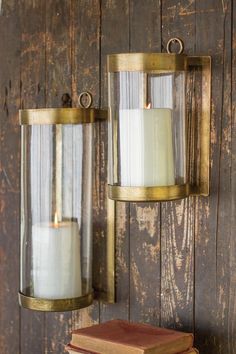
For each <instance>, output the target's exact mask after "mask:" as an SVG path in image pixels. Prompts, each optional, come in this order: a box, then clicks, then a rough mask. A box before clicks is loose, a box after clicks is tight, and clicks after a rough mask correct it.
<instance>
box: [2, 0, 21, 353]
mask: <svg viewBox="0 0 236 354" xmlns="http://www.w3.org/2000/svg"><path fill="white" fill-rule="evenodd" d="M2 5H3V8H2V14H1V16H0V33H1V36H0V48H1V50H0V62H1V65H0V278H1V291H0V307H1V310H0V313H1V314H0V317H1V321H0V351H1V353H5V354H8V353H18V352H19V351H20V338H19V332H20V318H19V306H18V297H17V293H18V290H19V281H18V279H19V220H20V218H19V188H20V185H19V169H20V164H19V162H20V134H19V133H20V127H19V124H18V109H19V106H20V22H19V15H18V12H19V4H18V1H15V0H12V1H7V2H4V3H3V4H2Z"/></svg>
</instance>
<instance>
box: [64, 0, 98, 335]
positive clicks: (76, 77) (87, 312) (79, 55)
mask: <svg viewBox="0 0 236 354" xmlns="http://www.w3.org/2000/svg"><path fill="white" fill-rule="evenodd" d="M71 16H72V99H73V106H75V107H76V106H78V95H79V93H80V92H82V91H89V92H91V94H92V95H93V106H94V107H98V106H99V93H100V84H99V78H100V68H99V58H100V55H99V43H100V38H99V36H100V5H99V2H98V1H96V0H89V1H84V0H80V1H76V2H72V15H71ZM99 130H100V127H99V123H96V124H95V126H94V139H95V142H96V143H95V147H94V153H95V161H96V164H95V169H94V173H93V177H94V178H93V218H94V234H93V237H94V241H95V242H94V246H95V247H94V250H93V251H94V265H93V273H94V274H93V278H94V280H95V281H94V283H95V286H98V285H97V283H98V282H99V280H98V279H99V266H100V262H99V259H100V257H99V256H100V249H98V247H97V244H99V237H98V232H97V229H98V225H99V220H100V219H104V217H103V218H102V217H101V215H100V214H99V211H100V208H99V205H100V196H99V181H100V164H99V160H100V156H99V152H100V143H99ZM72 319H73V322H72V325H73V329H76V328H77V327H79V328H81V327H86V326H90V325H92V324H94V323H97V322H98V321H99V304H98V302H95V303H94V304H93V305H92V306H90V307H89V308H88V309H83V310H82V311H74V312H73V315H72Z"/></svg>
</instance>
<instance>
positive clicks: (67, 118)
mask: <svg viewBox="0 0 236 354" xmlns="http://www.w3.org/2000/svg"><path fill="white" fill-rule="evenodd" d="M19 116H20V124H21V125H24V124H26V125H33V124H84V123H94V122H96V121H100V120H106V119H107V110H104V109H96V108H42V109H23V110H20V111H19Z"/></svg>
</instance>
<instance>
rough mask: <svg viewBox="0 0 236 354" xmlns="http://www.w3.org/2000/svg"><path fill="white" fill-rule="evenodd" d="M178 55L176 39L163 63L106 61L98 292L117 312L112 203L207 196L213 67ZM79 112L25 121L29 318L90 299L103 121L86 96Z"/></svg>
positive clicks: (134, 58)
mask: <svg viewBox="0 0 236 354" xmlns="http://www.w3.org/2000/svg"><path fill="white" fill-rule="evenodd" d="M174 42H175V43H178V44H179V46H180V48H179V53H177V54H176V53H172V52H171V46H172V44H173V43H174ZM182 51H183V43H182V41H181V40H180V39H178V38H173V39H171V40H170V41H169V42H168V44H167V52H168V53H165V54H164V53H127V54H113V55H109V56H108V101H109V110H108V112H109V119H108V134H109V136H108V146H109V161H108V182H109V185H108V197H109V199H108V207H107V269H106V277H107V291H106V293H105V294H104V293H103V292H102V291H101V292H100V294H99V291H100V289H95V292H97V290H98V294H97V297H98V298H99V299H104V300H105V301H107V302H111V303H112V302H115V206H116V201H134V202H140V201H171V200H175V199H180V198H185V197H188V196H189V195H203V196H207V195H209V158H210V157H209V156H210V102H211V58H210V57H208V56H187V55H185V54H183V53H182ZM84 95H85V96H87V99H88V104H87V105H84V104H83V103H82V98H83V96H84ZM79 103H80V107H79V108H58V109H32V110H21V111H20V124H21V130H22V145H21V158H22V161H21V270H20V292H19V302H20V304H21V306H23V307H25V308H29V309H32V310H38V311H69V310H75V309H80V308H83V307H86V306H89V305H90V304H91V303H92V302H93V299H94V290H93V282H92V243H93V238H92V170H93V168H92V162H93V129H92V125H93V123H95V122H97V121H101V120H106V119H107V111H106V110H100V109H95V108H91V103H92V98H91V96H90V94H88V93H82V94H81V95H80V98H79Z"/></svg>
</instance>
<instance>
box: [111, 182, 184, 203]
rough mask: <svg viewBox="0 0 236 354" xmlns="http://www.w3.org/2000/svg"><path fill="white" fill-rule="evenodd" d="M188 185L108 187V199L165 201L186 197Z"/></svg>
mask: <svg viewBox="0 0 236 354" xmlns="http://www.w3.org/2000/svg"><path fill="white" fill-rule="evenodd" d="M189 194H190V188H189V185H188V184H182V185H173V186H163V187H121V186H112V185H108V196H109V198H110V199H113V200H119V201H124V202H144V201H149V202H150V201H159V202H161V201H167V200H176V199H182V198H186V197H188V196H189Z"/></svg>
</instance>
